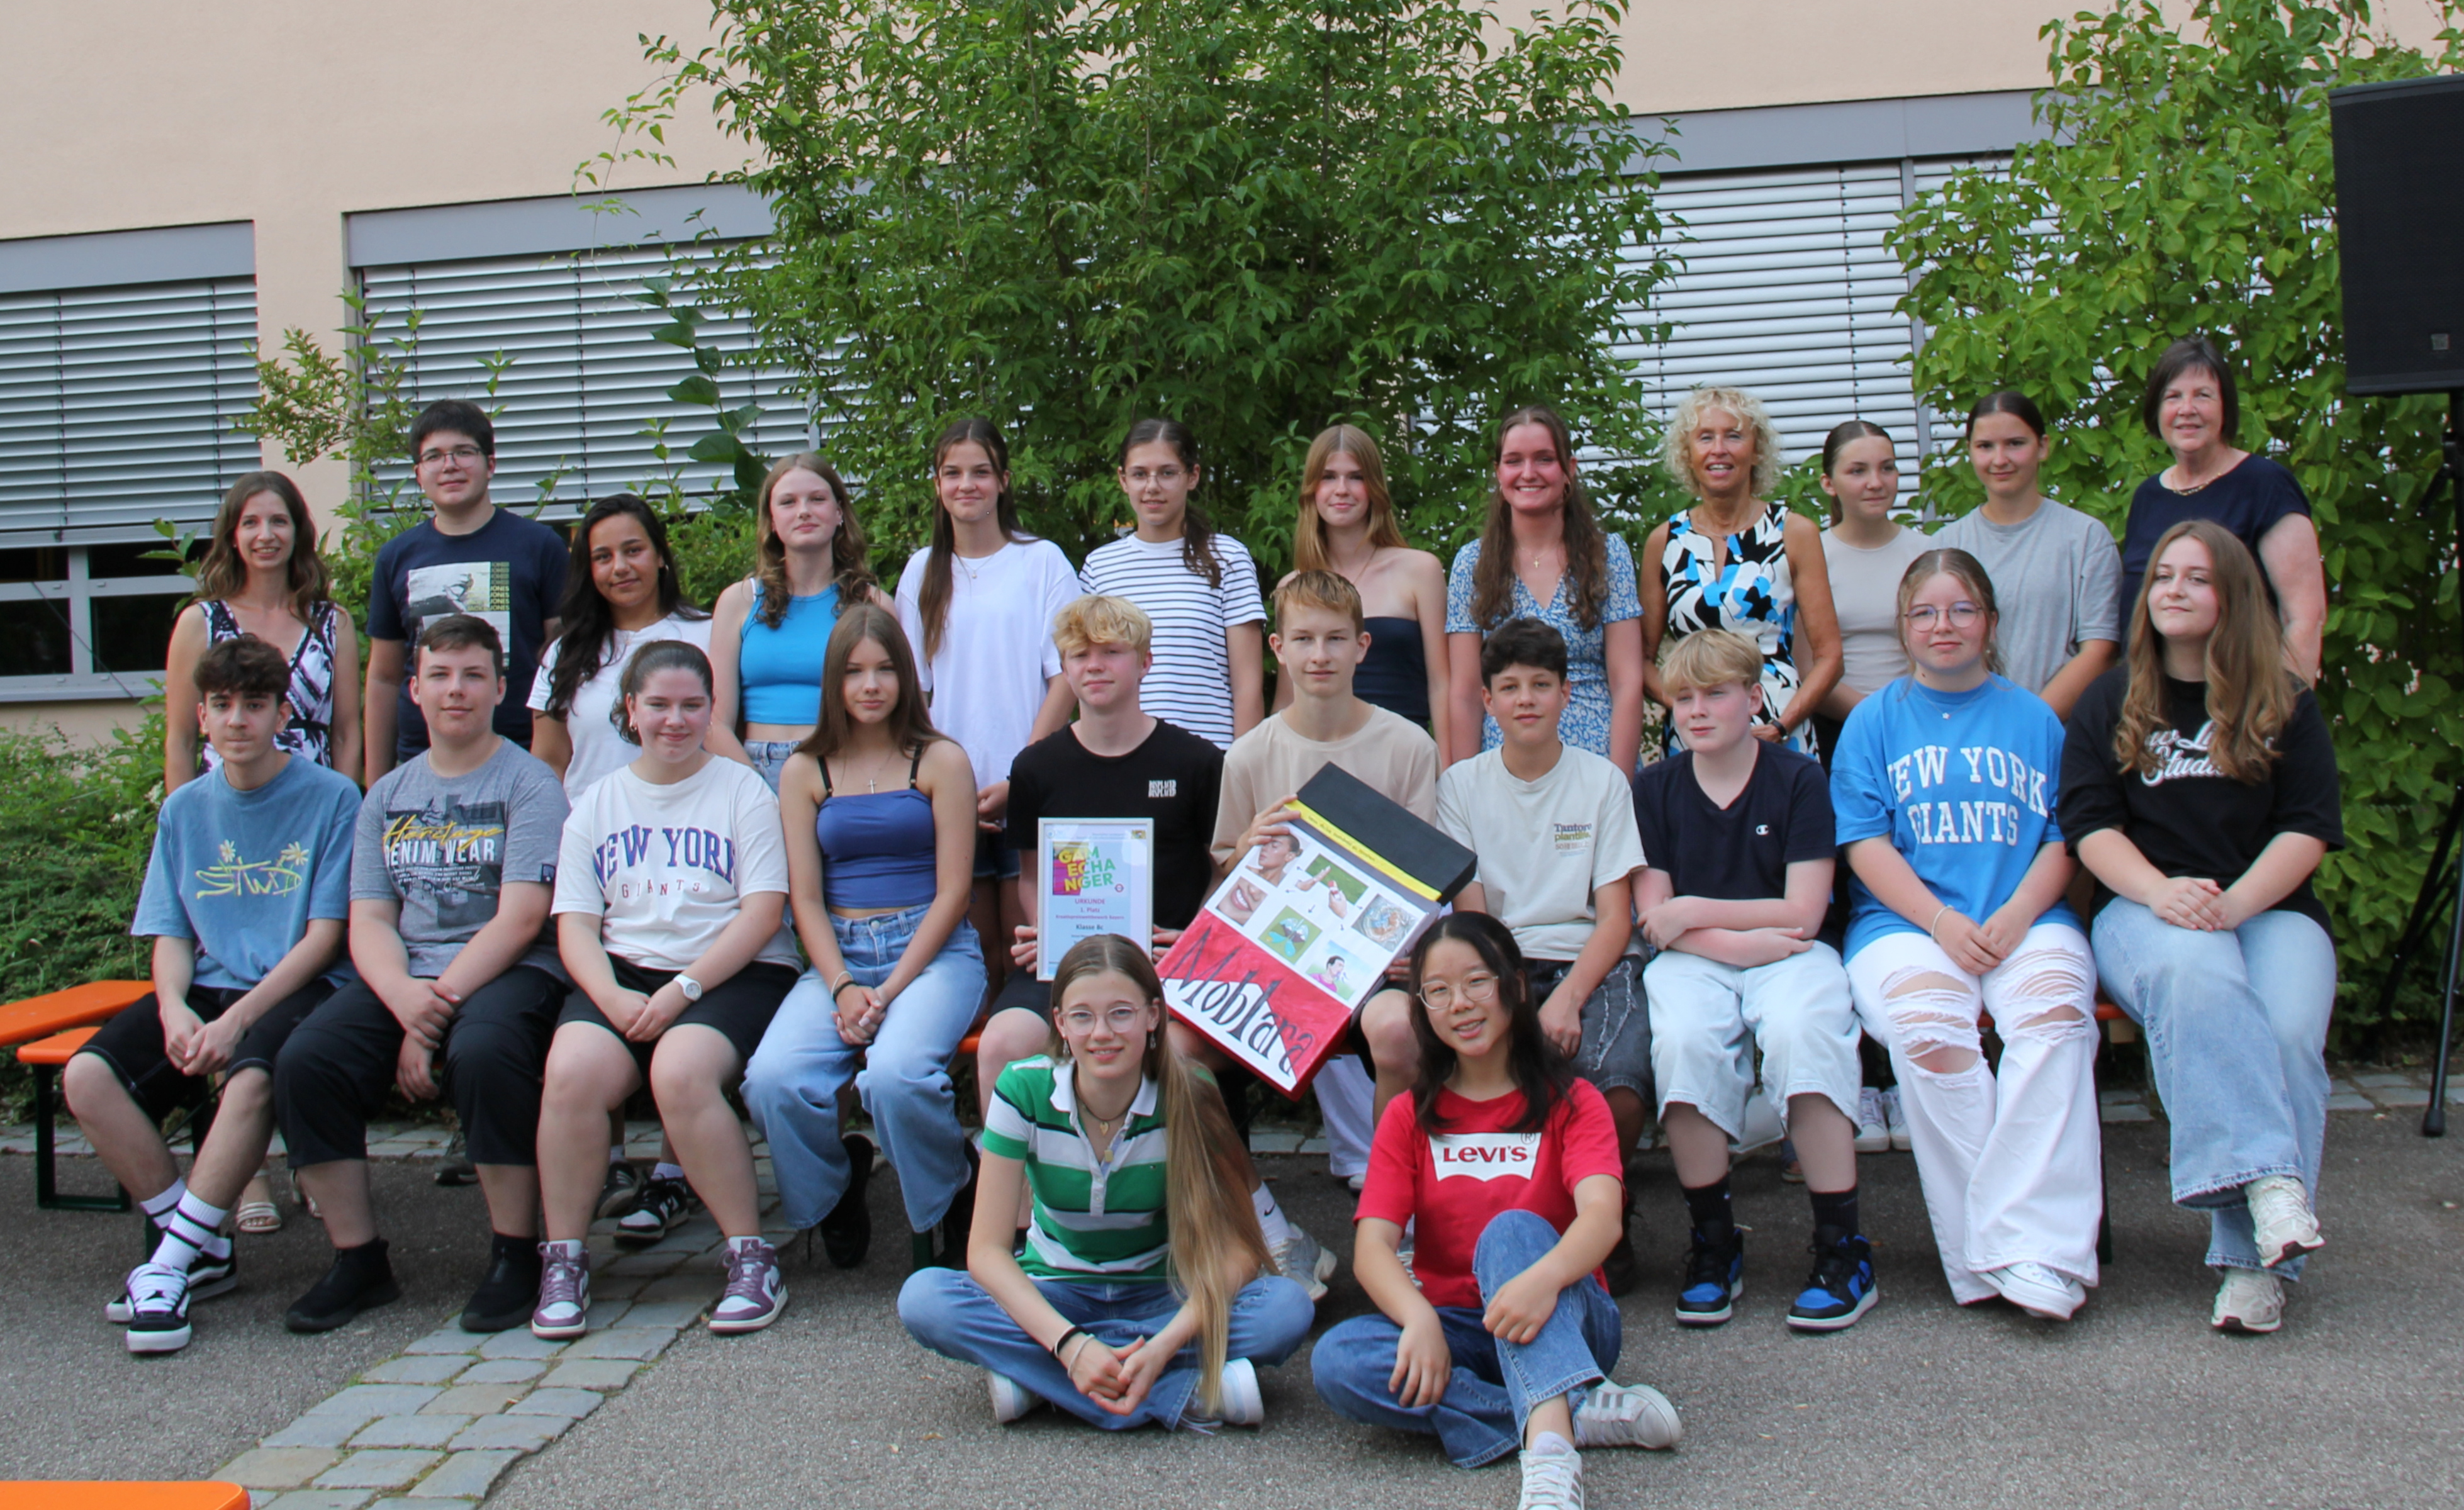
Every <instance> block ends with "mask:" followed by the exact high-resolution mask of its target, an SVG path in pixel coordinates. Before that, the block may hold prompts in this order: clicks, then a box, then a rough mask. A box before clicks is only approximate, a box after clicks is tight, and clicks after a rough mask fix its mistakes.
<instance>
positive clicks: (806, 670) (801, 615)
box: [736, 582, 839, 725]
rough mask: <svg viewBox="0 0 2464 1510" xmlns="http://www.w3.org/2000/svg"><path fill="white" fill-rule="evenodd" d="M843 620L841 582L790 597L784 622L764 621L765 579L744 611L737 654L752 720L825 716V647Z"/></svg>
mask: <svg viewBox="0 0 2464 1510" xmlns="http://www.w3.org/2000/svg"><path fill="white" fill-rule="evenodd" d="M838 622H839V584H838V583H836V582H832V583H830V584H829V585H828V586H827V587H825V588H823V589H822V590H821V591H820V592H817V593H815V594H813V595H812V596H811V597H809V598H790V599H788V600H787V612H786V613H785V614H784V615H783V616H782V617H781V619H780V620H779V627H778V628H776V629H773V628H769V627H768V626H766V625H764V624H762V623H761V584H760V583H759V582H755V583H754V584H753V602H751V603H750V604H749V605H747V607H746V608H745V612H744V642H743V648H742V649H741V650H740V651H739V652H738V654H737V661H736V666H737V685H738V686H739V687H741V688H742V689H743V700H742V706H741V711H742V712H743V715H744V721H745V722H746V723H748V724H796V725H811V724H817V723H819V722H821V719H822V652H823V651H824V650H826V649H827V648H829V643H830V629H831V627H832V626H833V625H835V624H837V623H838Z"/></svg>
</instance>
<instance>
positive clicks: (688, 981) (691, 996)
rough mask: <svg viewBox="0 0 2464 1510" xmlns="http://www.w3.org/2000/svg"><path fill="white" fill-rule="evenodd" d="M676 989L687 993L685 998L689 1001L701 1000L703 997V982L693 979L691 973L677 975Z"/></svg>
mask: <svg viewBox="0 0 2464 1510" xmlns="http://www.w3.org/2000/svg"><path fill="white" fill-rule="evenodd" d="M676 989H677V990H678V991H681V992H683V993H684V994H685V999H686V1000H687V1001H699V1000H700V999H701V982H700V981H698V980H695V979H693V977H692V976H691V975H678V976H677V977H676Z"/></svg>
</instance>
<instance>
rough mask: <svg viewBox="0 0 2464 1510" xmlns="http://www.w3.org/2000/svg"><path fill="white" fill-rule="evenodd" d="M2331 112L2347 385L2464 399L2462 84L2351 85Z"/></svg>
mask: <svg viewBox="0 0 2464 1510" xmlns="http://www.w3.org/2000/svg"><path fill="white" fill-rule="evenodd" d="M2327 107H2328V111H2329V115H2330V118H2331V122H2332V124H2333V126H2334V129H2335V142H2336V226H2337V230H2338V232H2339V235H2340V239H2341V242H2342V246H2343V285H2344V386H2345V388H2346V389H2347V390H2348V391H2350V392H2353V393H2452V392H2454V391H2455V390H2457V389H2464V76H2459V75H2453V74H2445V75H2440V76H2438V77H2432V78H2406V79H2398V80H2396V81H2394V82H2391V83H2385V84H2356V85H2354V86H2353V87H2352V88H2350V89H2339V90H2335V91H2333V92H2331V93H2330V94H2329V95H2328V96H2327Z"/></svg>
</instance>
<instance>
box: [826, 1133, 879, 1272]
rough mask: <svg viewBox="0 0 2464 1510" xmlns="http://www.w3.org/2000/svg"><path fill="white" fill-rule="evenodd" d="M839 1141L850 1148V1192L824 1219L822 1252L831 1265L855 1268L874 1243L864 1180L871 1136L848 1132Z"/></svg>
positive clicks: (868, 1173)
mask: <svg viewBox="0 0 2464 1510" xmlns="http://www.w3.org/2000/svg"><path fill="white" fill-rule="evenodd" d="M839 1142H840V1144H841V1145H842V1146H844V1147H845V1148H846V1149H847V1192H846V1193H844V1194H842V1195H841V1196H839V1203H838V1204H837V1205H836V1206H833V1207H831V1208H830V1214H829V1215H826V1216H825V1217H823V1218H822V1220H821V1234H822V1252H824V1253H825V1254H827V1255H828V1256H829V1260H830V1267H832V1268H834V1269H852V1268H855V1267H857V1266H858V1265H860V1264H862V1263H863V1262H864V1256H865V1253H866V1252H867V1250H869V1249H870V1248H871V1246H872V1213H871V1211H870V1210H869V1209H868V1208H867V1207H866V1206H865V1203H864V1187H865V1183H866V1181H868V1180H869V1179H870V1178H871V1176H872V1140H871V1139H869V1138H862V1137H858V1136H856V1135H855V1134H854V1133H849V1134H847V1136H846V1137H844V1138H842V1139H840V1140H839Z"/></svg>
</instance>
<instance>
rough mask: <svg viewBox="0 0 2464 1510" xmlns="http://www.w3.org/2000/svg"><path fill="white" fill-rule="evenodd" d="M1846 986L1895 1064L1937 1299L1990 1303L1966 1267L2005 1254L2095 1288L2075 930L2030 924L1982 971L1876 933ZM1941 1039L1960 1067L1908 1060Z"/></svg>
mask: <svg viewBox="0 0 2464 1510" xmlns="http://www.w3.org/2000/svg"><path fill="white" fill-rule="evenodd" d="M1848 984H1849V987H1850V989H1851V990H1852V991H1853V992H1854V993H1855V994H1856V997H1857V1013H1858V1016H1859V1018H1862V1019H1863V1020H1864V1023H1865V1031H1866V1032H1868V1033H1870V1034H1872V1035H1873V1036H1874V1037H1875V1038H1876V1039H1881V1041H1882V1042H1883V1043H1884V1044H1885V1045H1887V1046H1888V1047H1889V1049H1890V1051H1891V1064H1892V1067H1893V1068H1895V1069H1897V1070H1898V1071H1899V1076H1900V1102H1901V1105H1902V1107H1903V1109H1904V1111H1905V1112H1906V1114H1907V1120H1908V1136H1909V1140H1910V1142H1911V1143H1912V1144H1913V1145H1914V1151H1915V1153H1916V1156H1917V1177H1918V1179H1919V1180H1920V1181H1921V1182H1922V1183H1923V1185H1924V1187H1925V1213H1926V1215H1928V1216H1930V1217H1931V1218H1932V1220H1933V1237H1934V1244H1935V1246H1936V1247H1937V1248H1939V1249H1940V1250H1941V1252H1942V1268H1943V1273H1944V1275H1945V1276H1946V1277H1947V1279H1948V1280H1950V1294H1951V1298H1952V1299H1953V1300H1955V1301H1957V1302H1960V1303H1961V1304H1963V1305H1966V1304H1968V1303H1969V1302H1974V1301H1982V1300H1985V1299H1988V1298H1989V1297H1991V1296H1992V1295H1993V1294H1995V1293H1996V1292H1995V1291H1994V1289H1993V1287H1992V1286H1991V1285H1989V1284H1987V1283H1986V1282H1985V1281H1984V1280H1981V1279H1979V1278H1977V1276H1978V1275H1979V1274H1980V1273H1981V1272H1983V1271H1984V1270H1987V1269H1998V1268H2001V1267H2003V1266H2004V1265H2006V1264H2012V1263H2028V1262H2034V1263H2041V1264H2043V1265H2045V1266H2046V1267H2048V1268H2050V1269H2053V1270H2054V1271H2056V1272H2057V1273H2059V1274H2065V1275H2068V1276H2069V1277H2071V1278H2072V1279H2075V1280H2079V1282H2080V1283H2081V1284H2088V1285H2093V1284H2095V1283H2096V1282H2097V1267H2096V1225H2097V1217H2098V1215H2099V1214H2100V1211H2101V1191H2100V1189H2099V1182H2098V1171H2097V1158H2098V1150H2099V1149H2100V1147H2101V1135H2102V1129H2101V1127H2099V1125H2098V1116H2097V1105H2096V1021H2095V1007H2096V959H2095V956H2094V955H2093V954H2092V953H2091V952H2089V950H2088V943H2087V939H2086V937H2085V936H2084V935H2083V934H2081V933H2080V932H2079V930H2078V929H2076V928H2072V927H2070V926H2069V925H2067V924H2062V923H2039V924H2037V925H2036V926H2035V928H2033V929H2030V930H2028V934H2027V937H2025V938H2023V939H2022V940H2020V942H2019V947H2018V948H2017V949H2015V950H2013V951H2012V952H2011V957H2010V958H2009V959H2006V960H2004V961H2003V962H2002V963H2001V964H2000V965H1998V966H1996V967H1995V968H1994V969H1993V970H1992V971H1991V973H1990V974H1987V975H1986V976H1985V977H1984V978H1983V979H1981V980H1980V979H1979V978H1977V977H1976V976H1974V975H1970V974H1969V973H1968V972H1967V971H1965V970H1962V969H1961V968H1960V967H1959V966H1958V965H1956V964H1954V963H1952V962H1951V958H1950V956H1949V955H1948V954H1947V953H1945V952H1943V951H1942V949H1941V947H1940V946H1939V945H1937V944H1935V943H1934V942H1933V941H1932V940H1931V939H1929V938H1926V937H1925V935H1924V934H1922V933H1890V934H1885V935H1884V936H1883V937H1881V938H1878V939H1876V940H1875V941H1874V942H1872V943H1871V944H1868V945H1866V946H1865V947H1864V948H1863V949H1862V950H1859V952H1857V953H1856V955H1855V956H1853V957H1852V958H1851V959H1850V960H1849V961H1848ZM1980 1007H1981V1008H1982V1009H1983V1010H1984V1011H1985V1012H1986V1013H1988V1014H1990V1015H1991V1018H1992V1019H1993V1030H1994V1032H1995V1033H1996V1034H1998V1035H1999V1036H2000V1037H2001V1039H2002V1063H2001V1068H2000V1071H1999V1073H1996V1072H1994V1071H1992V1070H1990V1069H1988V1068H1987V1067H1986V1064H1985V1061H1984V1057H1983V1054H1982V1051H1981V1042H1980V1035H1979V1033H1978V1030H1977V1012H1978V1009H1979V1008H1980ZM2065 1009H2067V1011H2068V1014H2069V1015H2067V1016H2064V1015H2061V1014H2063V1013H2064V1011H2065ZM1939 1049H1953V1050H1957V1049H1965V1050H1967V1051H1969V1054H1971V1055H1973V1056H1975V1058H1974V1061H1973V1062H1972V1063H1970V1064H1969V1067H1968V1068H1966V1069H1964V1070H1958V1071H1955V1072H1953V1073H1949V1074H1945V1073H1943V1072H1941V1071H1939V1070H1931V1069H1926V1068H1925V1067H1924V1066H1923V1065H1921V1064H1919V1063H1918V1062H1917V1060H1918V1059H1919V1058H1920V1057H1922V1056H1925V1055H1928V1054H1931V1053H1933V1052H1934V1051H1935V1050H1939Z"/></svg>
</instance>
